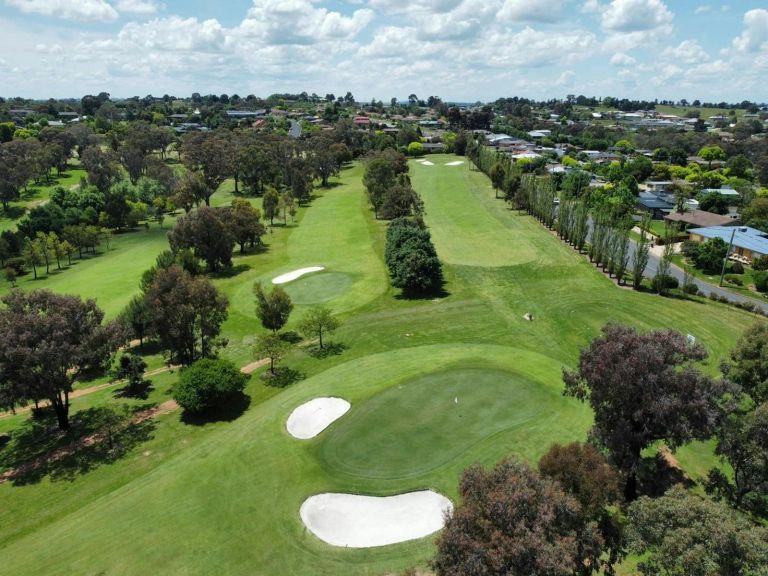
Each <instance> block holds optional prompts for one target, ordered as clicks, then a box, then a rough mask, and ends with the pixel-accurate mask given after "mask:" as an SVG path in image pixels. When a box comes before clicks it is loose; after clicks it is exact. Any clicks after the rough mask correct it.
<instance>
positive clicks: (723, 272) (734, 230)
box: [720, 226, 736, 288]
mask: <svg viewBox="0 0 768 576" xmlns="http://www.w3.org/2000/svg"><path fill="white" fill-rule="evenodd" d="M735 236H736V227H735V226H734V227H733V232H731V241H730V243H729V244H728V250H726V251H725V258H723V271H722V272H721V273H720V288H722V287H723V279H724V278H725V267H726V265H727V264H728V256H730V255H731V248H733V239H734V237H735Z"/></svg>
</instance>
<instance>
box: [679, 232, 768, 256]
mask: <svg viewBox="0 0 768 576" xmlns="http://www.w3.org/2000/svg"><path fill="white" fill-rule="evenodd" d="M688 232H689V234H690V238H691V240H693V241H694V242H705V241H706V240H710V239H712V238H721V239H723V240H724V241H725V242H726V243H730V242H731V238H733V250H732V254H734V255H736V256H739V257H741V258H743V259H745V260H747V261H749V262H752V261H753V260H754V259H755V258H760V257H763V256H768V234H766V233H765V232H763V231H762V230H758V229H756V228H750V227H749V226H739V227H734V226H711V227H708V228H693V229H691V230H689V231H688Z"/></svg>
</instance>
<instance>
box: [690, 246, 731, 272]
mask: <svg viewBox="0 0 768 576" xmlns="http://www.w3.org/2000/svg"><path fill="white" fill-rule="evenodd" d="M727 252H728V244H726V242H725V240H723V239H722V238H712V239H711V240H707V241H706V242H704V243H703V244H701V245H699V248H698V250H697V251H696V253H694V254H692V255H691V258H692V259H693V261H694V262H695V263H696V266H697V267H698V268H701V269H702V270H704V271H705V272H708V273H710V274H714V273H715V272H719V271H720V269H721V268H722V266H723V258H725V255H726V253H727Z"/></svg>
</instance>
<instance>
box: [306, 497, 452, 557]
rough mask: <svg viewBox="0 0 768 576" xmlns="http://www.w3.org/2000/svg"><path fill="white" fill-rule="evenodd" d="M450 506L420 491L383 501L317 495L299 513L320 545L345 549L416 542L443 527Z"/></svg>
mask: <svg viewBox="0 0 768 576" xmlns="http://www.w3.org/2000/svg"><path fill="white" fill-rule="evenodd" d="M452 510H453V504H452V503H451V501H450V500H448V498H446V497H445V496H443V495H441V494H438V493H436V492H432V491H431V490H424V491H421V492H410V493H408V494H399V495H397V496H388V497H384V498H380V497H374V496H357V495H354V494H318V495H316V496H311V497H310V498H307V499H306V500H305V501H304V503H303V504H302V505H301V510H300V511H299V514H300V515H301V520H302V522H304V525H305V526H306V527H307V528H308V529H309V531H310V532H312V534H314V535H315V536H317V537H318V538H320V540H322V541H323V542H326V543H328V544H331V545H333V546H346V547H348V548H373V547H374V546H386V545H388V544H397V543H399V542H407V541H408V540H416V539H418V538H424V537H425V536H429V535H430V534H433V533H434V532H437V531H438V530H441V529H442V528H443V525H444V523H445V513H446V512H451V511H452Z"/></svg>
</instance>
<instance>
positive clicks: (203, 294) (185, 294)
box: [145, 265, 227, 365]
mask: <svg viewBox="0 0 768 576" xmlns="http://www.w3.org/2000/svg"><path fill="white" fill-rule="evenodd" d="M145 298H146V301H147V306H148V308H149V309H150V312H151V314H152V328H153V330H154V331H155V333H156V334H157V335H158V338H159V340H160V344H161V346H162V347H163V349H164V350H167V351H168V352H169V353H170V354H171V355H172V356H173V357H175V358H176V359H177V360H178V361H179V362H180V363H181V364H184V365H189V364H191V363H192V362H194V361H195V360H197V359H198V358H204V357H209V356H211V355H213V354H214V353H215V352H216V349H217V348H219V347H220V346H222V345H224V344H225V341H223V340H221V339H220V338H219V333H220V332H221V325H222V324H223V322H224V320H226V319H227V298H226V296H224V295H223V294H221V293H220V292H219V291H218V290H217V289H216V287H215V286H214V285H213V284H211V283H210V282H209V281H208V280H206V279H205V278H194V277H192V276H190V274H189V273H187V272H185V271H184V270H182V269H181V268H180V267H179V266H177V265H173V266H171V267H170V268H167V269H159V270H157V271H156V272H155V274H154V279H153V281H152V283H151V284H150V285H149V287H148V289H147V291H146V296H145Z"/></svg>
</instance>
